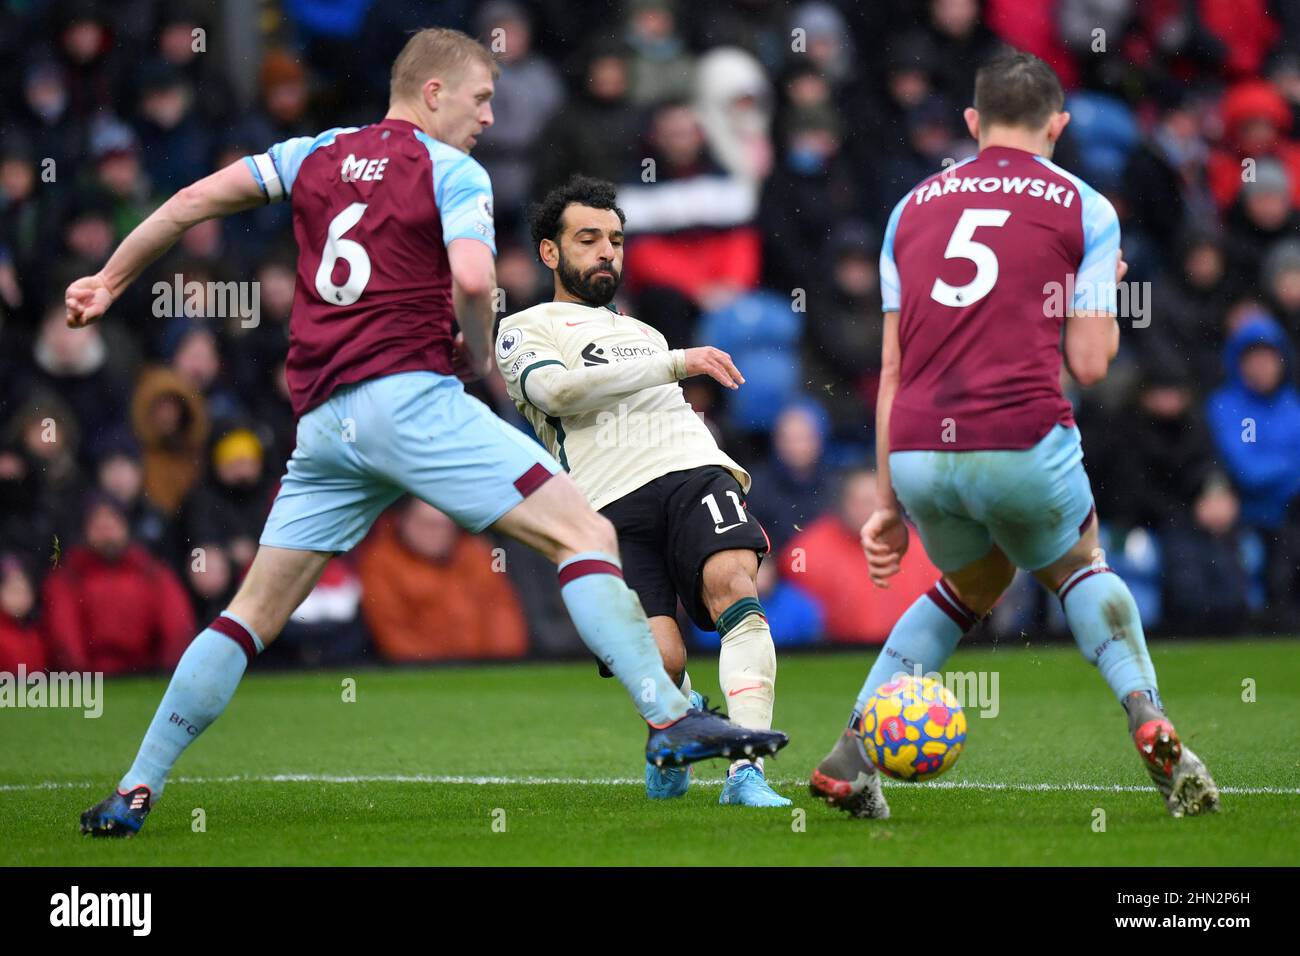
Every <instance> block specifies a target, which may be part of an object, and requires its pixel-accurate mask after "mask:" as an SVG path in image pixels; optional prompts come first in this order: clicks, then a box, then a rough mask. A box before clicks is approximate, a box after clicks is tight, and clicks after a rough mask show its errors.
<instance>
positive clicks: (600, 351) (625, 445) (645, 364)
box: [496, 302, 750, 510]
mask: <svg viewBox="0 0 1300 956" xmlns="http://www.w3.org/2000/svg"><path fill="white" fill-rule="evenodd" d="M496 361H497V367H498V368H500V370H501V374H502V376H503V377H504V378H505V380H506V386H507V388H508V389H509V392H510V397H511V398H513V399H514V401H515V404H516V405H517V406H518V407H519V411H520V412H521V413H523V415H524V417H526V418H527V419H528V421H529V423H530V424H531V425H532V426H533V431H535V432H536V433H537V437H538V438H539V439H541V441H542V443H543V444H544V445H545V446H546V447H547V449H548V450H549V451H550V452H551V454H552V455H554V456H555V457H556V458H557V459H558V460H559V462H560V464H561V465H563V466H564V468H565V469H566V470H567V471H568V472H569V474H570V475H571V476H572V477H573V480H574V481H575V482H577V484H578V487H579V488H581V489H582V491H583V493H584V494H586V496H587V498H588V500H589V501H590V502H591V504H592V507H593V508H596V509H597V510H599V509H601V508H603V507H605V506H606V505H608V504H610V503H611V502H613V501H617V500H618V499H619V498H622V497H623V496H624V495H626V494H628V493H629V492H632V491H635V490H636V489H637V488H640V487H641V486H642V485H644V484H646V483H647V482H650V481H653V480H654V479H656V478H659V477H661V476H663V475H666V474H669V473H671V472H675V471H684V470H686V469H689V468H699V467H701V466H705V465H719V466H721V467H723V468H725V469H727V470H728V471H730V472H731V473H732V474H733V475H734V476H735V477H736V480H737V481H738V482H739V483H740V486H741V488H742V489H744V490H745V491H746V492H747V491H748V490H749V484H750V479H749V473H748V472H746V471H745V469H743V468H741V467H740V465H738V464H736V462H735V461H733V460H732V459H731V458H730V457H729V456H728V455H726V454H724V453H723V451H722V450H721V449H720V448H719V447H718V444H717V442H716V441H714V438H713V434H712V433H711V432H710V431H709V429H708V427H707V426H706V425H705V424H704V422H703V421H701V420H700V417H699V416H698V415H696V414H695V411H694V410H693V409H692V408H691V406H690V405H689V404H688V403H687V401H686V397H685V395H684V394H683V393H682V389H681V386H680V385H678V384H677V383H678V380H679V379H681V378H684V377H685V376H686V358H685V352H684V351H682V350H680V349H678V350H673V349H669V348H668V343H667V341H666V340H665V339H664V337H663V336H662V335H660V334H659V332H658V331H657V330H655V329H653V328H651V327H650V326H648V325H646V324H645V323H644V322H639V321H637V320H636V319H634V318H632V317H631V316H628V315H620V314H619V313H618V312H616V311H614V310H613V309H612V308H609V307H599V306H590V305H584V304H581V303H577V302H547V303H543V304H542V305H538V306H534V307H533V308H531V309H525V310H524V311H523V312H519V313H517V314H515V315H512V316H508V317H507V318H505V319H503V320H502V322H501V327H500V329H499V330H498V332H497V342H496Z"/></svg>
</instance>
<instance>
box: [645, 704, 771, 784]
mask: <svg viewBox="0 0 1300 956" xmlns="http://www.w3.org/2000/svg"><path fill="white" fill-rule="evenodd" d="M701 702H702V701H701ZM789 742H790V738H789V737H787V736H786V735H785V734H783V733H781V732H780V731H779V730H750V729H748V728H746V727H741V726H739V725H737V724H733V723H732V722H731V721H729V720H728V719H727V718H726V717H723V716H722V714H721V712H720V711H718V710H715V709H712V708H710V709H707V710H706V709H704V708H702V707H692V708H691V709H690V710H688V711H687V712H686V713H685V714H683V715H682V716H681V717H679V718H678V719H677V720H675V721H673V722H672V723H671V724H668V725H667V726H664V727H651V728H650V739H649V740H647V741H646V746H645V759H646V761H647V762H649V763H652V764H654V765H655V767H657V768H661V769H662V768H663V767H665V766H668V767H681V766H684V765H685V764H688V763H695V762H696V761H697V760H709V759H710V758H712V757H730V758H732V759H739V758H741V757H766V756H770V755H771V754H774V753H776V752H777V751H778V750H780V749H781V748H782V747H784V746H785V745H786V744H787V743H789Z"/></svg>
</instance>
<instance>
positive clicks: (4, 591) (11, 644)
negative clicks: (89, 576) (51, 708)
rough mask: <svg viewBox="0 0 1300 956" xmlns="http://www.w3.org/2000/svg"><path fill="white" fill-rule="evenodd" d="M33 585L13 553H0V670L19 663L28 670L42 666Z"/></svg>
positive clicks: (12, 669)
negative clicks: (1, 554)
mask: <svg viewBox="0 0 1300 956" xmlns="http://www.w3.org/2000/svg"><path fill="white" fill-rule="evenodd" d="M35 610H36V588H35V586H34V585H33V584H32V578H31V574H30V573H29V572H28V570H27V568H26V567H24V566H23V563H22V560H21V559H20V558H18V557H17V556H15V555H12V554H6V555H3V556H0V673H8V674H12V673H15V672H16V671H17V670H18V667H19V665H22V666H23V667H26V668H27V670H28V671H29V672H30V671H39V670H43V669H44V668H45V658H46V654H45V643H44V642H43V641H42V640H41V632H40V628H38V627H37V626H36V622H35V621H34V620H33V616H34V612H35Z"/></svg>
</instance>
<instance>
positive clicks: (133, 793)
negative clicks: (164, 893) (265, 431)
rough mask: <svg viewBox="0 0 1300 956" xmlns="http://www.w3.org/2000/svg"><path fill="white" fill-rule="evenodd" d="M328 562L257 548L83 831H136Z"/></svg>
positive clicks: (324, 557)
mask: <svg viewBox="0 0 1300 956" xmlns="http://www.w3.org/2000/svg"><path fill="white" fill-rule="evenodd" d="M329 559H330V555H329V554H322V553H320V552H315V551H291V550H288V549H285V548H268V547H263V548H260V549H259V550H258V552H257V557H256V558H254V559H253V564H252V566H251V567H250V568H249V570H248V575H247V576H246V577H245V578H244V582H243V584H242V585H241V586H240V589H239V593H238V594H236V595H235V598H234V600H233V601H231V603H230V608H229V609H228V610H226V611H223V612H222V613H221V614H220V615H219V616H218V617H217V619H216V620H214V621H213V622H212V623H211V624H210V625H208V627H207V628H205V629H204V630H203V631H202V632H200V633H199V635H198V636H197V637H196V638H194V640H193V641H192V642H191V643H190V646H189V647H188V648H186V650H185V653H184V654H183V655H181V659H180V663H178V664H177V665H176V671H175V672H174V673H173V674H172V679H171V683H170V684H168V685H167V690H166V692H165V693H164V694H163V698H162V702H161V703H160V704H159V705H158V710H157V711H156V712H155V713H154V717H153V720H152V722H151V723H150V724H149V729H148V730H147V731H146V732H145V735H144V740H143V741H142V742H141V744H140V749H139V751H138V752H137V754H136V757H135V762H134V763H132V764H131V768H130V769H129V770H127V772H126V774H125V776H123V777H122V779H121V780H120V781H119V782H118V785H117V789H116V790H115V791H114V792H113V793H110V794H109V795H108V796H107V797H105V798H104V799H103V800H101V801H100V802H99V803H97V804H95V806H93V807H91V808H90V809H89V810H87V811H86V812H85V813H83V814H82V815H81V832H82V833H89V834H92V835H94V836H133V835H135V834H136V833H138V832H139V830H140V827H141V826H143V825H144V821H145V818H146V817H147V816H148V815H149V811H150V810H152V809H153V807H154V805H155V804H156V803H157V801H158V798H159V797H161V796H162V792H163V787H164V786H165V785H166V783H167V776H168V774H170V773H171V769H172V767H173V766H174V765H175V763H176V761H177V760H178V759H179V758H180V755H181V754H182V753H183V752H184V751H185V748H186V747H188V746H189V745H190V744H191V743H193V742H194V741H195V740H196V739H197V738H198V736H199V734H201V733H203V731H204V730H206V729H207V727H208V726H209V725H210V724H211V723H212V722H213V721H214V720H216V719H217V718H218V717H219V716H221V713H222V711H224V710H225V709H226V705H228V704H229V703H230V700H231V698H232V697H234V695H235V688H236V687H238V686H239V681H240V678H241V677H243V676H244V669H245V668H246V667H247V666H248V664H249V662H251V661H252V659H253V658H254V657H255V656H256V655H257V654H258V653H260V652H261V651H262V650H263V649H264V648H265V646H266V645H267V644H269V643H270V642H271V641H272V640H273V639H274V638H275V637H276V636H277V635H279V633H280V630H281V628H283V627H284V624H285V622H286V621H287V620H288V619H289V615H290V614H291V613H292V612H293V609H294V608H296V607H297V606H298V605H299V604H301V603H302V601H303V599H304V598H305V597H306V596H307V594H308V593H309V592H310V591H311V589H312V588H313V587H314V586H315V584H316V580H317V579H318V578H319V577H320V574H321V571H322V570H324V568H325V563H326V562H327V561H328V560H329Z"/></svg>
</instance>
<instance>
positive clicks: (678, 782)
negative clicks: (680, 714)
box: [645, 690, 708, 800]
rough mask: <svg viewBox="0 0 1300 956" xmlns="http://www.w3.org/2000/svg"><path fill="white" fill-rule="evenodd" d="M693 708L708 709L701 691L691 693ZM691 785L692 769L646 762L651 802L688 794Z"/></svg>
mask: <svg viewBox="0 0 1300 956" xmlns="http://www.w3.org/2000/svg"><path fill="white" fill-rule="evenodd" d="M691 706H692V707H693V708H695V709H696V710H705V709H707V708H708V701H707V700H705V699H704V698H703V697H701V696H700V692H699V691H695V690H693V691H691ZM690 785H691V768H690V767H665V768H664V769H662V770H661V769H660V768H659V767H656V766H655V765H654V764H652V763H651V762H650V761H649V760H647V761H646V762H645V795H646V796H647V797H649V798H650V799H651V800H671V799H673V798H674V797H680V796H682V795H683V794H685V793H686V788H687V787H689V786H690Z"/></svg>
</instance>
